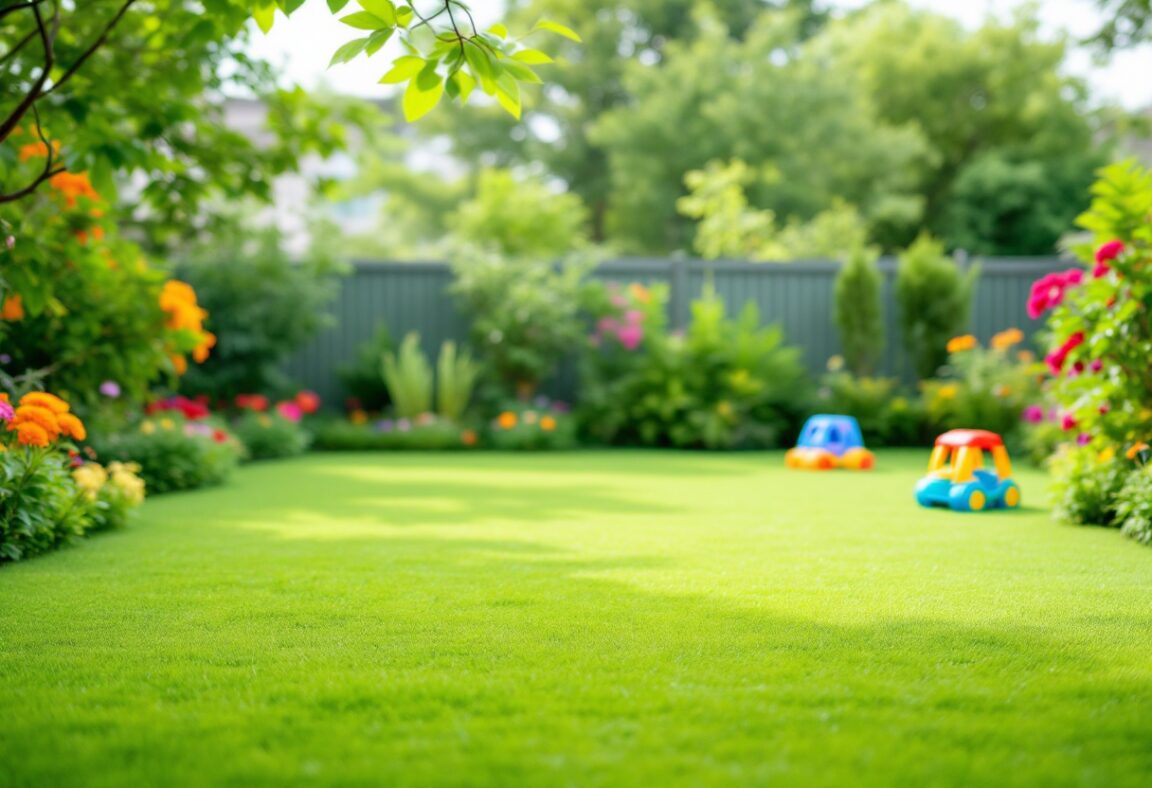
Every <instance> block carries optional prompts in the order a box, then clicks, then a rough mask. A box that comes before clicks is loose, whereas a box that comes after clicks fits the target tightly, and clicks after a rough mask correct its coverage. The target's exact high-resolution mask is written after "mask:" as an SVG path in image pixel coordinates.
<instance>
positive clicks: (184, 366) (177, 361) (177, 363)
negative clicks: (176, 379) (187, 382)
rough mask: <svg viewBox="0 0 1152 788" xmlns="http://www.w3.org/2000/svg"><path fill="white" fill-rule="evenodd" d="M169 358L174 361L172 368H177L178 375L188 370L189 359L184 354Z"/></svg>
mask: <svg viewBox="0 0 1152 788" xmlns="http://www.w3.org/2000/svg"><path fill="white" fill-rule="evenodd" d="M168 360H169V361H171V362H172V368H173V369H174V370H176V374H177V375H183V374H184V373H185V372H187V371H188V359H186V358H184V357H183V356H177V355H173V356H169V357H168Z"/></svg>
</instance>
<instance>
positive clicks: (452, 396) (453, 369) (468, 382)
mask: <svg viewBox="0 0 1152 788" xmlns="http://www.w3.org/2000/svg"><path fill="white" fill-rule="evenodd" d="M479 377H480V365H479V364H478V363H476V361H475V360H473V358H472V354H471V353H469V352H468V351H467V350H463V351H460V352H459V353H457V352H456V343H455V342H452V341H447V342H445V343H444V344H443V345H441V346H440V358H439V360H438V361H437V362H436V409H437V411H438V412H439V414H440V416H442V417H443V418H445V419H448V420H449V421H459V420H460V417H461V416H463V415H464V411H465V410H466V409H467V408H468V401H469V400H470V399H471V398H472V391H473V390H474V389H475V388H476V380H477V379H478V378H479Z"/></svg>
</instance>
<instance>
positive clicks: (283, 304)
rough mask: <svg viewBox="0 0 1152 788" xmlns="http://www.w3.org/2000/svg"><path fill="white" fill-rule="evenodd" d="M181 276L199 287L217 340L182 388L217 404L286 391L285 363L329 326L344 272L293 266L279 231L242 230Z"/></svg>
mask: <svg viewBox="0 0 1152 788" xmlns="http://www.w3.org/2000/svg"><path fill="white" fill-rule="evenodd" d="M176 270H177V272H178V275H179V276H180V277H181V278H182V279H184V281H187V282H189V283H190V284H192V286H193V287H195V288H196V292H197V293H198V294H199V295H200V300H201V303H202V304H203V305H204V308H205V309H207V310H208V312H209V313H210V314H211V315H212V319H211V323H210V326H211V328H212V330H213V331H214V332H215V334H216V336H217V338H218V342H217V345H216V348H215V351H214V352H213V354H212V357H211V358H210V359H209V360H208V361H206V362H205V364H204V365H203V366H202V367H200V368H197V369H193V370H190V372H189V374H188V376H187V377H186V378H185V379H184V381H183V384H182V386H181V388H182V389H183V390H184V391H185V392H189V393H193V394H207V395H208V396H209V397H210V398H211V399H212V400H213V401H218V400H231V399H232V398H233V397H235V396H236V395H237V394H241V393H243V392H248V391H271V392H276V393H279V392H281V391H282V390H284V389H286V388H287V387H288V385H289V384H288V381H287V380H286V378H285V377H284V373H283V372H282V366H283V363H284V361H285V360H286V359H287V358H288V356H289V355H290V354H291V353H293V352H294V351H295V350H297V349H298V348H300V347H301V346H302V345H303V344H304V343H305V342H307V341H308V340H309V339H311V338H312V337H313V336H315V335H316V332H317V331H319V330H320V328H321V327H323V326H324V325H325V324H326V322H327V320H328V316H327V314H326V309H327V307H328V304H329V303H330V302H331V300H332V297H333V296H334V295H335V287H336V282H337V279H338V276H339V275H340V273H341V271H342V268H341V267H340V266H339V265H337V264H336V263H335V262H334V261H332V260H331V259H329V258H327V257H325V256H323V255H312V256H309V257H307V258H306V259H304V260H301V261H294V260H292V259H291V258H290V257H289V256H288V254H287V253H286V252H285V251H284V250H283V241H282V239H281V237H280V235H279V232H278V231H277V230H275V229H264V230H260V231H259V232H257V233H252V232H251V231H250V230H246V229H243V228H241V227H239V225H238V223H237V225H230V226H228V227H226V228H225V229H223V230H222V231H221V233H220V234H219V235H217V236H215V237H213V238H211V239H209V240H208V241H206V242H204V243H202V244H200V245H199V246H197V247H196V248H195V249H192V250H190V251H189V252H188V254H187V256H186V258H185V259H183V260H181V261H180V262H179V263H178V265H177V268H176Z"/></svg>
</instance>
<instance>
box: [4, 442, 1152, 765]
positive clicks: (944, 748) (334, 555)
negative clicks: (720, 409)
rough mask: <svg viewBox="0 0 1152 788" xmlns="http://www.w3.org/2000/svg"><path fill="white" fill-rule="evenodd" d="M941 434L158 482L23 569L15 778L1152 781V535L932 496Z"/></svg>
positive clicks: (263, 471) (14, 653)
mask: <svg viewBox="0 0 1152 788" xmlns="http://www.w3.org/2000/svg"><path fill="white" fill-rule="evenodd" d="M926 461H927V454H926V453H925V452H912V453H885V454H882V455H881V457H880V467H879V469H878V470H877V471H875V472H873V473H871V474H850V473H837V474H813V473H804V472H792V471H786V470H785V469H783V467H782V464H783V461H782V456H781V455H780V454H748V455H720V456H717V455H702V454H661V453H639V452H637V453H632V452H622V453H611V454H609V453H603V454H601V453H586V454H570V455H552V456H541V455H523V456H518V455H434V456H433V455H371V456H370V455H330V456H312V457H308V458H306V459H302V460H299V461H293V462H288V463H279V464H266V465H261V466H258V467H251V468H248V469H245V470H243V471H241V473H240V474H239V477H238V479H237V480H236V481H235V482H234V483H233V484H232V485H231V486H229V487H227V488H223V489H220V490H215V491H209V492H202V493H191V494H183V495H173V496H168V497H165V498H159V499H156V500H155V501H152V502H149V503H148V504H147V505H146V506H145V508H144V510H143V513H142V517H141V518H140V520H139V522H137V523H136V524H135V525H134V526H133V527H132V528H130V529H128V530H126V531H124V532H120V533H115V534H110V535H106V536H100V537H97V538H94V539H92V540H90V541H88V542H87V543H85V544H83V545H81V546H79V547H76V548H73V549H69V550H65V551H63V552H60V553H57V554H55V555H50V556H47V557H44V558H40V559H36V560H33V561H29V562H27V563H24V564H18V565H14V566H9V567H6V568H4V569H2V570H0V679H2V680H0V784H3V785H29V786H47V785H69V784H84V785H172V784H221V783H223V784H230V785H244V786H249V785H285V784H304V785H307V784H339V785H352V784H396V783H400V784H409V783H414V784H421V783H448V784H467V785H484V784H521V785H533V786H539V785H554V784H566V785H604V784H636V785H647V786H658V785H664V784H692V785H702V784H708V785H716V784H734V785H746V784H766V783H772V782H781V783H784V784H788V785H798V784H821V785H859V784H877V785H893V784H901V785H917V786H919V785H928V784H941V785H991V784H996V785H1043V786H1054V785H1101V786H1121V785H1133V786H1137V785H1139V786H1148V785H1149V784H1152V550H1149V549H1147V548H1143V547H1140V546H1138V545H1136V544H1134V543H1132V542H1130V541H1128V540H1125V539H1123V538H1122V537H1120V536H1119V535H1118V534H1117V533H1115V532H1113V531H1104V530H1099V529H1077V528H1070V527H1062V526H1058V525H1056V524H1054V523H1053V522H1051V520H1050V517H1049V515H1048V513H1047V512H1046V511H1044V510H1043V509H1040V508H1031V509H1028V510H1026V511H1022V512H1016V513H994V514H983V515H957V514H951V513H948V512H943V511H923V510H920V509H918V508H917V507H916V506H915V504H914V503H913V502H912V485H913V483H914V481H915V479H916V478H917V477H918V475H919V473H920V471H921V470H922V467H923V464H924V463H926ZM1019 480H1020V482H1021V484H1022V486H1023V488H1024V496H1025V503H1026V504H1029V503H1032V504H1039V503H1041V502H1042V498H1043V490H1044V486H1045V480H1044V479H1043V478H1042V477H1041V476H1040V475H1038V474H1036V473H1035V472H1026V471H1022V472H1020V473H1019Z"/></svg>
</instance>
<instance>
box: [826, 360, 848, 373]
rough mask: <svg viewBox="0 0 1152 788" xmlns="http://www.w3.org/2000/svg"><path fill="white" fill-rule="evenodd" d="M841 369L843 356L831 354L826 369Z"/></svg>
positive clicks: (837, 370) (832, 370)
mask: <svg viewBox="0 0 1152 788" xmlns="http://www.w3.org/2000/svg"><path fill="white" fill-rule="evenodd" d="M842 369H844V357H843V356H832V357H831V358H830V359H828V371H829V372H839V371H840V370H842Z"/></svg>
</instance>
